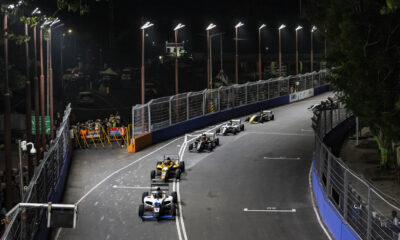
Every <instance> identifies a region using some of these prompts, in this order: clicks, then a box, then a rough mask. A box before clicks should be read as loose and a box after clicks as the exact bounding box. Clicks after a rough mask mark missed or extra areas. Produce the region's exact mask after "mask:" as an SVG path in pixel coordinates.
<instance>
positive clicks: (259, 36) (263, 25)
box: [258, 24, 267, 80]
mask: <svg viewBox="0 0 400 240" xmlns="http://www.w3.org/2000/svg"><path fill="white" fill-rule="evenodd" d="M266 26H267V25H265V24H262V25H261V26H260V27H259V28H258V80H261V67H262V64H261V29H263V28H265V27H266Z"/></svg>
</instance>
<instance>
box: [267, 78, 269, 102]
mask: <svg viewBox="0 0 400 240" xmlns="http://www.w3.org/2000/svg"><path fill="white" fill-rule="evenodd" d="M267 86H268V94H267V99H269V81H268V82H267Z"/></svg>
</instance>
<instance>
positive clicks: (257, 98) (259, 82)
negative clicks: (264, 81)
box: [256, 80, 261, 102]
mask: <svg viewBox="0 0 400 240" xmlns="http://www.w3.org/2000/svg"><path fill="white" fill-rule="evenodd" d="M260 84H261V80H258V81H257V85H256V86H257V96H256V100H257V102H258V101H259V99H260V97H259V94H260V90H259V88H260Z"/></svg>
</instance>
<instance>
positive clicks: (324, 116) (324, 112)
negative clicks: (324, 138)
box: [324, 110, 326, 135]
mask: <svg viewBox="0 0 400 240" xmlns="http://www.w3.org/2000/svg"><path fill="white" fill-rule="evenodd" d="M325 134H326V110H324V135H325Z"/></svg>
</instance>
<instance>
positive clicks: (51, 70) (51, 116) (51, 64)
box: [48, 18, 60, 139]
mask: <svg viewBox="0 0 400 240" xmlns="http://www.w3.org/2000/svg"><path fill="white" fill-rule="evenodd" d="M58 22H60V20H59V19H58V18H56V19H55V20H54V21H53V22H52V23H51V24H50V27H49V53H48V55H49V63H48V65H49V105H50V111H49V113H50V139H54V104H53V103H54V98H53V61H52V47H51V27H52V26H54V25H55V24H57V23H58Z"/></svg>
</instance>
